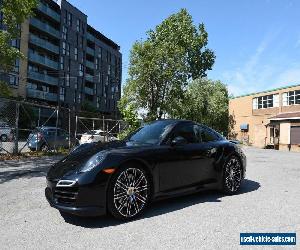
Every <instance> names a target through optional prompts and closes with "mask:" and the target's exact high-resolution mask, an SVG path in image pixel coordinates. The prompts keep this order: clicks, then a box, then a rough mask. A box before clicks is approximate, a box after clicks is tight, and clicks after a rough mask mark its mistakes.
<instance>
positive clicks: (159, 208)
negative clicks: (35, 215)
mask: <svg viewBox="0 0 300 250" xmlns="http://www.w3.org/2000/svg"><path fill="white" fill-rule="evenodd" d="M259 188H260V184H259V183H258V182H256V181H252V180H248V179H245V180H244V183H243V185H242V187H241V189H240V191H239V192H238V193H237V194H235V195H242V194H246V193H250V192H253V191H256V190H257V189H259ZM224 196H226V195H225V194H222V193H220V192H218V191H212V190H211V191H200V192H198V193H195V194H190V195H185V196H181V197H177V198H170V199H166V200H161V201H157V202H153V203H152V204H151V205H150V206H149V207H148V208H147V210H146V211H145V213H144V214H143V215H141V216H140V217H139V218H137V219H136V220H133V221H130V222H132V223H134V221H137V220H142V219H145V218H151V217H155V216H159V215H162V214H167V213H171V212H174V211H177V210H181V209H184V208H186V207H190V206H193V205H196V204H200V203H205V202H221V200H220V198H222V197H224ZM61 215H62V217H63V218H64V220H65V222H67V223H70V224H73V225H76V226H81V227H86V228H103V227H110V226H117V225H120V224H123V223H130V222H122V221H119V220H116V219H114V218H112V217H111V216H108V215H107V216H101V217H78V216H74V215H69V214H65V213H61Z"/></svg>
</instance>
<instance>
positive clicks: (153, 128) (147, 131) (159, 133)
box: [127, 120, 174, 145]
mask: <svg viewBox="0 0 300 250" xmlns="http://www.w3.org/2000/svg"><path fill="white" fill-rule="evenodd" d="M173 124H174V122H173V121H166V120H162V121H155V122H152V123H150V124H146V125H144V126H143V127H141V128H140V129H138V130H137V131H136V132H134V133H133V134H131V135H130V136H129V137H128V138H127V140H128V141H133V142H139V143H146V144H153V145H154V144H158V143H159V142H160V141H161V140H162V139H163V138H164V137H165V135H166V134H168V133H169V131H170V130H171V129H172V125H173Z"/></svg>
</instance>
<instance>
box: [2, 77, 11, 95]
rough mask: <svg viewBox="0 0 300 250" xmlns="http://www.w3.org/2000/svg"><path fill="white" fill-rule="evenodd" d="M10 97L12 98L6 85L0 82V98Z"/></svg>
mask: <svg viewBox="0 0 300 250" xmlns="http://www.w3.org/2000/svg"><path fill="white" fill-rule="evenodd" d="M11 96H12V92H11V90H10V88H9V87H8V85H7V84H6V83H5V82H3V81H0V97H11Z"/></svg>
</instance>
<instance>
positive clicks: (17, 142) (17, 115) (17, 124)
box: [14, 102, 20, 155]
mask: <svg viewBox="0 0 300 250" xmlns="http://www.w3.org/2000/svg"><path fill="white" fill-rule="evenodd" d="M19 115H20V103H18V102H17V103H16V123H15V146H14V154H15V155H17V154H18V152H19V147H18V146H19V145H18V144H19Z"/></svg>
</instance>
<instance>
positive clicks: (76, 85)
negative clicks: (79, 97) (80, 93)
mask: <svg viewBox="0 0 300 250" xmlns="http://www.w3.org/2000/svg"><path fill="white" fill-rule="evenodd" d="M74 88H75V89H78V78H77V76H75V77H74Z"/></svg>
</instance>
